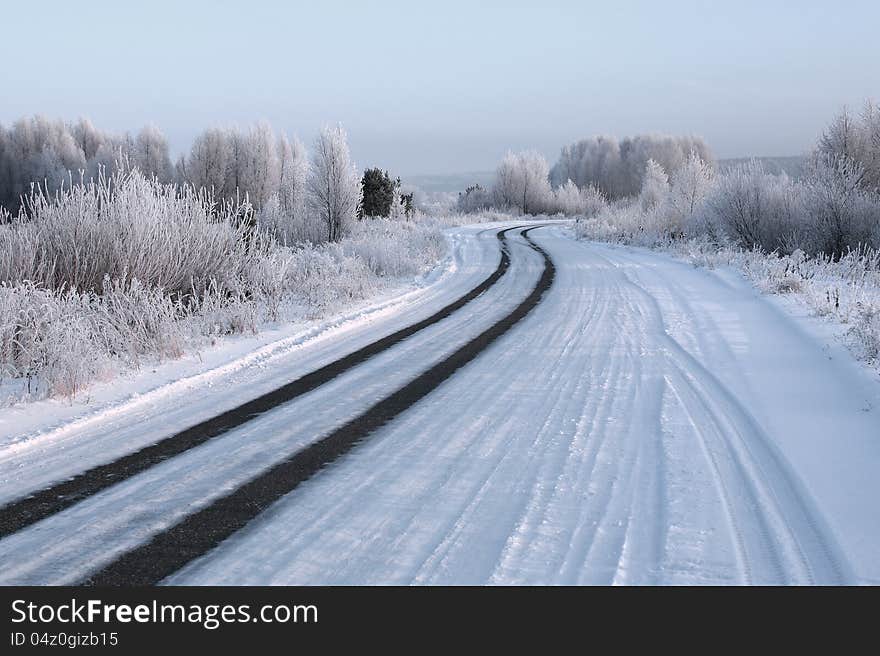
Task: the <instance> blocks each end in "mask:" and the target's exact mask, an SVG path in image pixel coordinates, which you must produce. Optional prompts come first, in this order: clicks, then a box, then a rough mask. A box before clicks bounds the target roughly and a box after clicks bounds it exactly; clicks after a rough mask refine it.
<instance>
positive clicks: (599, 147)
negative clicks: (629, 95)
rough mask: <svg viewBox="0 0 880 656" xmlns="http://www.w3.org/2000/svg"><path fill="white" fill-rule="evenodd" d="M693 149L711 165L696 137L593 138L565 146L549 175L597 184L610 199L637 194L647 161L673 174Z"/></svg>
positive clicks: (558, 179) (560, 180)
mask: <svg viewBox="0 0 880 656" xmlns="http://www.w3.org/2000/svg"><path fill="white" fill-rule="evenodd" d="M691 152H696V153H697V154H698V155H699V157H700V159H702V160H703V161H704V162H706V163H710V164H711V162H712V155H711V152H710V151H709V148H708V146H706V144H705V143H704V142H703V140H702V139H699V138H697V137H687V136H684V137H672V136H656V135H639V136H635V137H627V138H625V139H623V140H621V141H620V142H618V141H617V140H616V139H614V138H612V137H593V138H591V139H583V140H581V141H578V142H575V143H573V144H571V145H568V146H565V147H564V148H563V149H562V152H561V153H560V156H559V160H558V161H557V162H556V164H555V165H554V166H553V169H552V170H551V173H550V178H551V182H552V183H553V184H554V185H557V186H558V185H561V184H563V183H564V182H565V181H566V180H568V179H571V180H572V181H573V182H574V183H575V184H577V185H578V186H579V187H585V186H588V185H594V186H596V187H598V188H599V189H600V190H602V191H603V192H604V193H605V194H606V195H607V196H608V197H610V198H622V197H626V196H635V195H637V194H638V193H639V192H640V190H641V188H642V182H643V177H644V174H645V170H646V168H645V167H646V165H647V163H648V160H653V161H654V162H656V163H657V164H659V165H660V166H661V167H662V168H663V170H664V171H665V172H666V173H667V175H672V174H673V173H674V172H675V171H677V170H678V169H679V168H681V167H682V166H684V165H685V164H686V163H687V161H688V158H689V156H690V153H691Z"/></svg>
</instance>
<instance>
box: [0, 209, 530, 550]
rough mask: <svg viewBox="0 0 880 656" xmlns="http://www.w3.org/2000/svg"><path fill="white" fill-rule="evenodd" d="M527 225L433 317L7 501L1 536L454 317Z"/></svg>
mask: <svg viewBox="0 0 880 656" xmlns="http://www.w3.org/2000/svg"><path fill="white" fill-rule="evenodd" d="M523 227H524V226H514V227H512V228H506V229H504V230H500V231H499V232H498V233H496V237H497V238H498V240H499V242H500V243H501V259H500V261H499V263H498V266H497V267H496V269H495V271H494V272H492V274H490V275H489V276H488V277H487V278H486V279H485V280H483V282H481V283H480V284H479V285H477V286H476V287H474V288H473V289H471V290H470V291H469V292H468V293H467V294H465V295H464V296H462V297H460V298H459V299H458V300H456V301H453V302H452V303H450V304H448V305H446V306H445V307H443V308H442V309H440V310H438V311H437V312H435V313H434V314H432V315H431V316H429V317H428V318H426V319H422V320H421V321H418V322H416V323H414V324H411V325H409V326H407V327H405V328H402V329H400V330H398V331H396V332H394V333H391V334H390V335H387V336H386V337H383V338H381V339H379V340H377V341H375V342H372V343H371V344H368V345H367V346H364V347H362V348H360V349H358V350H356V351H354V352H352V353H350V354H348V355H346V356H344V357H342V358H339V359H338V360H335V361H333V362H331V363H329V364H326V365H324V366H323V367H320V368H319V369H316V370H315V371H312V372H310V373H307V374H305V375H303V376H301V377H300V378H297V379H296V380H294V381H291V382H289V383H286V384H285V385H282V386H281V387H279V388H277V389H275V390H272V391H271V392H267V393H266V394H263V395H261V396H258V397H257V398H255V399H252V400H250V401H247V402H245V403H242V404H241V405H239V406H236V407H234V408H231V409H229V410H226V411H225V412H223V413H221V414H219V415H217V416H215V417H212V418H210V419H206V420H205V421H202V422H200V423H198V424H195V425H193V426H190V427H189V428H185V429H184V430H182V431H180V432H178V433H175V434H174V435H170V436H168V437H166V438H163V439H162V440H160V441H158V442H154V443H153V444H150V445H149V446H145V447H143V448H141V449H139V450H137V451H134V452H132V453H129V454H126V455H124V456H122V457H120V458H117V459H116V460H113V461H112V462H108V463H104V464H102V465H97V466H95V467H92V468H90V469H87V470H86V471H84V472H81V473H80V474H77V475H76V476H73V477H72V478H68V479H66V480H64V481H60V482H58V483H56V484H54V485H50V486H49V487H46V488H43V489H41V490H37V491H35V492H32V493H30V494H28V495H27V496H24V497H21V498H19V499H16V500H14V501H11V502H9V503H7V504H6V505H4V506H3V507H2V508H0V539H2V538H4V537H7V536H9V535H12V534H13V533H16V532H17V531H20V530H22V529H23V528H26V527H28V526H30V525H31V524H35V523H36V522H38V521H40V520H42V519H45V518H47V517H50V516H52V515H54V514H56V513H59V512H61V511H62V510H64V509H65V508H69V507H70V506H73V505H74V504H76V503H79V502H80V501H82V500H84V499H86V498H88V497H90V496H92V495H94V494H96V493H98V492H100V491H102V490H104V489H107V488H109V487H111V486H113V485H116V484H117V483H120V482H121V481H124V480H126V479H128V478H131V477H132V476H135V475H136V474H139V473H141V472H143V471H145V470H147V469H149V468H150V467H152V466H154V465H157V464H159V463H161V462H163V461H165V460H168V459H169V458H172V457H174V456H177V455H180V454H181V453H183V452H185V451H188V450H189V449H192V448H194V447H197V446H199V445H201V444H204V443H205V442H207V441H209V440H211V439H213V438H215V437H218V436H220V435H223V434H224V433H226V432H228V431H230V430H232V429H234V428H237V427H239V426H241V425H242V424H245V423H246V422H248V421H251V420H252V419H255V418H257V417H259V416H260V415H262V414H264V413H266V412H268V411H270V410H272V409H274V408H276V407H278V406H280V405H282V404H284V403H287V402H289V401H291V400H293V399H295V398H297V397H299V396H302V395H303V394H306V393H308V392H311V391H312V390H315V389H317V388H318V387H320V386H321V385H324V384H325V383H327V382H329V381H331V380H333V379H334V378H336V377H338V376H340V375H342V374H343V373H345V372H347V371H349V370H351V369H353V368H354V367H356V366H358V365H360V364H362V363H363V362H365V361H367V360H369V359H370V358H372V357H374V356H376V355H378V354H380V353H382V352H384V351H387V350H388V349H390V348H391V347H393V346H395V345H396V344H399V343H400V342H402V341H403V340H405V339H407V338H408V337H411V336H413V335H415V334H416V333H418V332H419V331H421V330H424V329H425V328H427V327H429V326H431V325H433V324H435V323H437V322H439V321H442V320H443V319H445V318H447V317H449V316H450V315H451V314H453V313H454V312H456V311H458V310H460V309H461V308H463V307H464V306H465V305H467V304H468V303H470V302H471V301H473V300H474V299H476V298H477V297H479V296H480V295H482V294H483V293H484V292H486V291H487V290H488V289H489V288H490V287H492V286H493V285H495V284H496V283H497V282H498V281H499V280H500V279H501V277H502V276H503V275H504V274H505V273H506V272H507V269H508V268H509V267H510V254H509V253H508V249H507V233H508V232H509V231H511V230H517V229H520V228H523Z"/></svg>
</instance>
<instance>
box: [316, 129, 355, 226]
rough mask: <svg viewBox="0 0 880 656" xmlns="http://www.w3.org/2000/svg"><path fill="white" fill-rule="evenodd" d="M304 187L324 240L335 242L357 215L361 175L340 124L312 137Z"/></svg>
mask: <svg viewBox="0 0 880 656" xmlns="http://www.w3.org/2000/svg"><path fill="white" fill-rule="evenodd" d="M306 190H307V194H308V205H309V209H310V211H311V212H312V214H313V216H314V217H315V218H316V219H317V220H320V221H321V222H323V223H324V226H325V228H326V231H327V232H326V234H327V239H328V241H331V242H334V241H339V239H341V238H342V236H343V235H344V234H345V232H346V230H347V229H348V226H349V225H351V224H352V223H353V222H354V221H355V219H356V218H357V214H358V209H359V208H360V204H361V197H362V189H361V176H360V175H359V174H358V172H357V169H356V168H355V166H354V164H353V163H352V161H351V154H350V152H349V149H348V140H347V136H346V134H345V130H344V129H343V128H342V126H341V125H338V126H336V127H329V126H328V127H325V128H324V129H323V130H321V133H320V134H319V135H318V137H317V138H316V139H315V146H314V148H313V150H312V165H311V170H310V171H309V177H308V180H307V183H306Z"/></svg>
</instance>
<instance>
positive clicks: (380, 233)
mask: <svg viewBox="0 0 880 656" xmlns="http://www.w3.org/2000/svg"><path fill="white" fill-rule="evenodd" d="M342 250H343V252H344V253H346V254H348V255H352V256H355V257H357V258H358V259H360V260H361V261H363V262H364V263H365V264H366V265H367V266H368V267H369V268H370V271H372V272H373V273H374V274H375V275H377V276H380V277H384V276H391V277H404V276H414V275H417V274H419V273H421V272H422V271H424V270H425V269H426V268H428V267H429V266H431V264H433V263H435V262H437V260H439V259H440V258H441V257H442V256H443V254H444V253H445V252H446V240H445V239H444V237H443V235H442V233H440V231H439V230H437V229H436V228H435V227H433V226H431V225H425V224H421V223H417V222H399V221H394V220H391V219H366V220H363V221H358V223H357V224H356V226H355V227H354V228H353V229H352V231H351V234H350V235H349V238H348V239H346V240H345V241H344V242H343V244H342Z"/></svg>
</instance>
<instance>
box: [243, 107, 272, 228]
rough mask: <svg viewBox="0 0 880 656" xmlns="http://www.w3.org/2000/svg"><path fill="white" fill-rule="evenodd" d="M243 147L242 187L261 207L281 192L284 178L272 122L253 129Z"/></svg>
mask: <svg viewBox="0 0 880 656" xmlns="http://www.w3.org/2000/svg"><path fill="white" fill-rule="evenodd" d="M243 147H244V154H243V158H242V164H241V173H240V179H239V182H238V189H239V190H240V191H242V192H244V193H245V194H247V197H248V199H249V201H250V203H251V204H252V205H253V206H254V207H255V208H256V209H258V210H259V209H260V208H262V207H263V205H265V204H266V202H267V201H268V200H269V198H270V197H271V196H272V195H273V194H275V193H277V192H278V188H279V182H280V179H281V163H280V160H279V157H278V139H277V138H276V137H275V133H274V132H273V131H272V127H271V126H270V125H269V124H268V123H266V122H260V123H258V124H257V125H255V126H254V127H252V128H251V129H250V131H249V132H248V134H247V137H246V139H244V144H243Z"/></svg>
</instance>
